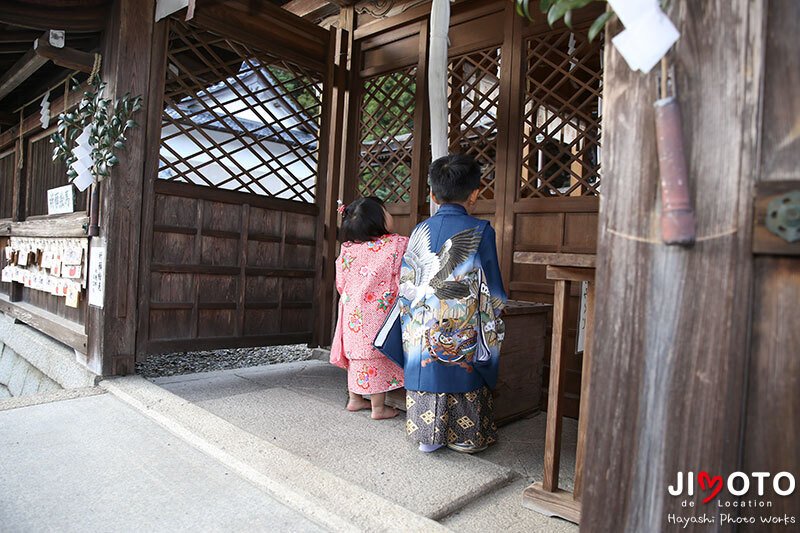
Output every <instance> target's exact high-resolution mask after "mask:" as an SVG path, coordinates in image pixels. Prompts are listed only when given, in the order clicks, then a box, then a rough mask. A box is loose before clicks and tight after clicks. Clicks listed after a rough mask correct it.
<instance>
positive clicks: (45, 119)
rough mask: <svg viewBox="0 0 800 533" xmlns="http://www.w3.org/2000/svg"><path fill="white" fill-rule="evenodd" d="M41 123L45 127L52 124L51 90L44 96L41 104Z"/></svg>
mask: <svg viewBox="0 0 800 533" xmlns="http://www.w3.org/2000/svg"><path fill="white" fill-rule="evenodd" d="M39 108H40V111H39V123H40V124H41V125H42V128H43V129H47V128H48V127H49V126H50V91H47V93H45V95H44V98H42V103H40V104H39Z"/></svg>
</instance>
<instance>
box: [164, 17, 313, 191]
mask: <svg viewBox="0 0 800 533" xmlns="http://www.w3.org/2000/svg"><path fill="white" fill-rule="evenodd" d="M320 80H321V76H320V74H319V73H317V72H313V71H311V70H308V69H306V68H305V67H302V66H300V65H297V64H295V63H292V62H290V61H286V60H284V59H281V58H279V57H277V56H275V55H273V54H270V53H267V52H264V51H262V50H257V49H254V48H252V47H250V46H247V45H245V44H242V43H239V42H236V41H234V40H231V39H228V38H224V37H221V36H219V35H216V34H214V33H211V32H208V31H205V30H202V29H200V28H198V27H197V26H195V25H193V24H190V23H186V22H183V21H181V20H178V19H173V20H171V21H170V40H169V49H168V52H167V71H166V86H165V94H164V113H163V115H162V129H161V151H160V164H159V174H158V176H159V178H161V179H166V180H173V181H181V182H185V183H193V184H196V185H203V186H207V187H216V188H220V189H228V190H234V191H241V192H247V193H253V194H258V195H263V196H272V197H276V198H285V199H289V200H298V201H302V202H313V201H314V191H315V184H316V174H317V148H318V145H319V120H320V110H321V88H322V87H321V81H320Z"/></svg>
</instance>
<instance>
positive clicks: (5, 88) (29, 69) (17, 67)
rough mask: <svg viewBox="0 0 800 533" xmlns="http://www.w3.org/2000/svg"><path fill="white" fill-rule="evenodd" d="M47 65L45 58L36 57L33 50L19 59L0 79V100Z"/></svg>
mask: <svg viewBox="0 0 800 533" xmlns="http://www.w3.org/2000/svg"><path fill="white" fill-rule="evenodd" d="M45 63H47V58H44V57H42V56H40V55H38V54H37V53H36V52H35V51H34V50H33V49H31V50H28V52H27V53H26V54H25V55H24V56H22V57H21V58H19V60H18V61H17V62H16V63H14V65H13V66H12V67H11V68H10V69H8V72H6V73H5V74H3V76H2V77H0V100H2V99H3V98H5V97H6V96H8V94H9V93H10V92H11V91H13V90H14V89H16V88H17V87H19V86H20V84H22V82H24V81H25V80H27V79H28V78H30V77H31V76H32V75H33V73H35V72H36V71H37V70H39V69H40V68H42V67H43V66H44V64H45Z"/></svg>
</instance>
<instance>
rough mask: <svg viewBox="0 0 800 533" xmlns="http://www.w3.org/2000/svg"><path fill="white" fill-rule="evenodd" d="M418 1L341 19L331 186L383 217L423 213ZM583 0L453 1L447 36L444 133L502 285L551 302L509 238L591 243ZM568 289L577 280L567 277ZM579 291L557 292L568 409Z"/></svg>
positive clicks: (557, 245)
mask: <svg viewBox="0 0 800 533" xmlns="http://www.w3.org/2000/svg"><path fill="white" fill-rule="evenodd" d="M428 15H429V11H428V6H427V5H423V6H418V7H414V8H410V9H408V10H407V11H406V12H404V13H402V14H400V15H397V16H394V17H391V18H388V19H385V20H376V21H372V22H368V23H366V24H364V25H362V26H359V27H358V28H356V29H355V31H354V44H353V53H352V57H353V58H354V59H353V68H352V72H351V79H350V86H351V89H352V90H351V95H350V97H351V100H350V109H352V110H354V112H353V113H352V115H351V117H350V123H349V132H348V134H347V138H348V139H349V140H350V142H349V143H348V149H347V153H346V154H345V157H346V161H345V171H344V173H343V176H342V181H343V187H342V191H343V196H344V200H345V201H346V202H349V201H350V200H352V199H353V198H354V197H355V196H357V195H371V194H374V195H377V196H379V197H381V198H383V199H384V200H385V201H386V202H387V206H388V209H389V211H390V212H391V213H392V214H393V216H394V219H395V225H396V230H397V231H399V232H401V233H405V234H408V233H409V232H410V231H411V229H412V228H413V227H414V225H416V224H417V223H418V222H419V221H421V220H423V219H424V218H425V217H426V216H427V214H428V190H429V189H428V186H427V165H428V160H429V154H430V152H429V111H428V102H427V91H426V90H425V83H426V78H427V46H428V40H427V33H428ZM596 15H597V11H596V10H593V9H585V10H581V11H579V12H576V14H575V16H574V17H573V22H574V30H570V29H568V28H566V27H564V26H563V25H560V26H556V27H555V28H550V27H549V26H548V25H547V24H546V23H529V22H526V21H524V20H523V19H522V18H521V17H519V16H518V15H517V14H516V13H515V11H514V8H513V5H512V3H510V2H505V1H501V2H494V3H486V2H482V1H467V2H461V3H457V4H454V5H453V7H452V15H451V23H450V31H449V38H450V47H449V51H448V54H449V58H450V65H449V90H448V100H449V108H450V111H449V117H450V124H449V132H450V133H449V135H450V139H449V145H450V150H451V152H464V153H468V154H470V155H473V156H474V157H476V158H477V159H478V161H479V162H480V163H481V164H482V168H483V176H482V189H481V194H480V197H479V200H478V203H477V205H476V208H475V212H474V214H475V215H476V216H479V217H481V218H485V219H488V220H490V221H491V222H492V224H493V226H494V227H495V229H496V231H497V240H498V242H497V247H498V254H499V256H500V263H501V269H502V272H503V278H504V280H505V281H506V285H507V287H506V288H507V290H508V293H509V296H510V297H511V298H513V299H519V300H530V301H538V302H546V303H552V301H553V283H552V281H550V280H548V279H547V277H546V272H545V266H537V265H525V264H515V263H514V262H513V256H514V253H515V252H549V253H553V252H556V253H578V254H587V253H589V254H591V253H594V252H595V248H596V240H597V211H598V194H599V188H600V185H601V180H600V169H599V155H600V154H599V150H600V138H599V137H600V113H601V92H602V59H601V56H602V46H603V39H602V38H598V39H596V40H595V41H594V42H592V43H589V42H588V39H587V36H586V30H587V26H588V24H590V23H591V21H592V20H593V19H594V17H596ZM576 289H577V287H576ZM578 314H579V294H578V293H577V291H576V292H575V293H574V294H572V295H571V297H570V298H569V305H568V317H567V323H568V324H570V325H571V327H570V328H569V330H568V333H567V339H568V342H567V343H566V348H565V349H566V350H568V351H570V354H569V355H570V357H568V358H567V361H568V364H567V368H566V373H567V376H566V385H565V389H566V398H565V403H566V406H565V412H566V413H567V414H569V415H570V416H577V412H578V398H579V394H580V374H581V357H580V356H576V354H575V352H576V344H577V343H576V340H577V329H578V328H577V326H578Z"/></svg>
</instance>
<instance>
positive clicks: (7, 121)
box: [0, 111, 19, 126]
mask: <svg viewBox="0 0 800 533" xmlns="http://www.w3.org/2000/svg"><path fill="white" fill-rule="evenodd" d="M15 124H19V115H15V114H13V113H5V112H3V111H0V126H13V125H15Z"/></svg>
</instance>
